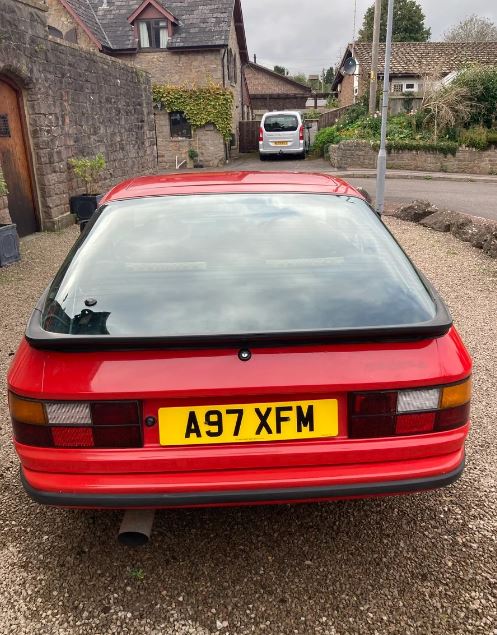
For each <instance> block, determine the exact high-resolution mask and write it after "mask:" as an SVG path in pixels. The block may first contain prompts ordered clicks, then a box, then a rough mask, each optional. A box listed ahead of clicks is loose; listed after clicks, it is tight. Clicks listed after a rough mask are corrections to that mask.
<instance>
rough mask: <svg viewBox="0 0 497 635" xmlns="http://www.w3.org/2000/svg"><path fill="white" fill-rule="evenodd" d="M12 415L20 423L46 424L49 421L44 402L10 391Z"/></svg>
mask: <svg viewBox="0 0 497 635" xmlns="http://www.w3.org/2000/svg"><path fill="white" fill-rule="evenodd" d="M9 409H10V416H11V417H12V419H14V420H15V421H19V422H20V423H29V424H31V425H37V426H40V425H45V424H46V423H47V420H46V417H45V410H44V408H43V404H42V403H41V402H39V401H31V400H29V399H22V398H21V397H18V396H17V395H14V394H13V393H9Z"/></svg>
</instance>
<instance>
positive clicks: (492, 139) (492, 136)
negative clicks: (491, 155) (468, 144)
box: [487, 129, 497, 146]
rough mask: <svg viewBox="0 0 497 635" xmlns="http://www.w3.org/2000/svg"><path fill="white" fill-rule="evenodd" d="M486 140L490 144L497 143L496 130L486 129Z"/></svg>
mask: <svg viewBox="0 0 497 635" xmlns="http://www.w3.org/2000/svg"><path fill="white" fill-rule="evenodd" d="M487 142H488V145H490V146H495V145H497V130H495V129H492V130H487Z"/></svg>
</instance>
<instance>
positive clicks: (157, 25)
mask: <svg viewBox="0 0 497 635" xmlns="http://www.w3.org/2000/svg"><path fill="white" fill-rule="evenodd" d="M136 24H137V25H138V42H139V46H140V48H141V49H165V48H167V39H168V28H167V20H137V22H136Z"/></svg>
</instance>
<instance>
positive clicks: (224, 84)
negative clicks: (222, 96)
mask: <svg viewBox="0 0 497 635" xmlns="http://www.w3.org/2000/svg"><path fill="white" fill-rule="evenodd" d="M225 59H226V49H224V50H223V56H222V57H221V72H222V74H223V88H226V73H225V71H224V60H225Z"/></svg>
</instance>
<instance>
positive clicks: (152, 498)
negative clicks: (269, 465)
mask: <svg viewBox="0 0 497 635" xmlns="http://www.w3.org/2000/svg"><path fill="white" fill-rule="evenodd" d="M463 470H464V459H463V460H462V462H461V464H460V465H459V466H458V467H457V468H456V469H455V470H454V471H452V472H448V473H447V474H440V475H437V476H430V477H428V478H419V479H407V480H403V481H382V482H378V483H351V484H349V485H329V486H328V485H326V486H319V487H292V488H284V489H281V488H280V489H258V490H237V491H214V492H195V493H191V494H190V493H184V494H183V493H174V494H120V495H114V494H71V493H67V492H44V491H41V490H37V489H35V488H34V487H32V486H31V485H30V484H29V483H28V482H27V480H26V477H25V476H24V473H23V471H22V469H21V482H22V485H23V487H24V489H25V490H26V492H27V494H28V495H29V496H30V497H31V498H32V499H33V500H34V501H36V502H37V503H42V504H44V505H58V506H62V507H90V508H91V507H95V508H102V507H103V508H108V509H128V508H133V507H158V508H160V507H188V506H195V505H221V504H223V503H258V502H270V501H288V502H291V501H297V500H305V499H320V498H342V497H348V496H373V495H378V494H396V493H403V492H418V491H422V490H427V489H436V488H439V487H445V486H447V485H450V484H451V483H454V482H455V481H457V479H458V478H459V477H460V476H461V474H462V472H463ZM61 476H63V475H61Z"/></svg>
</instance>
